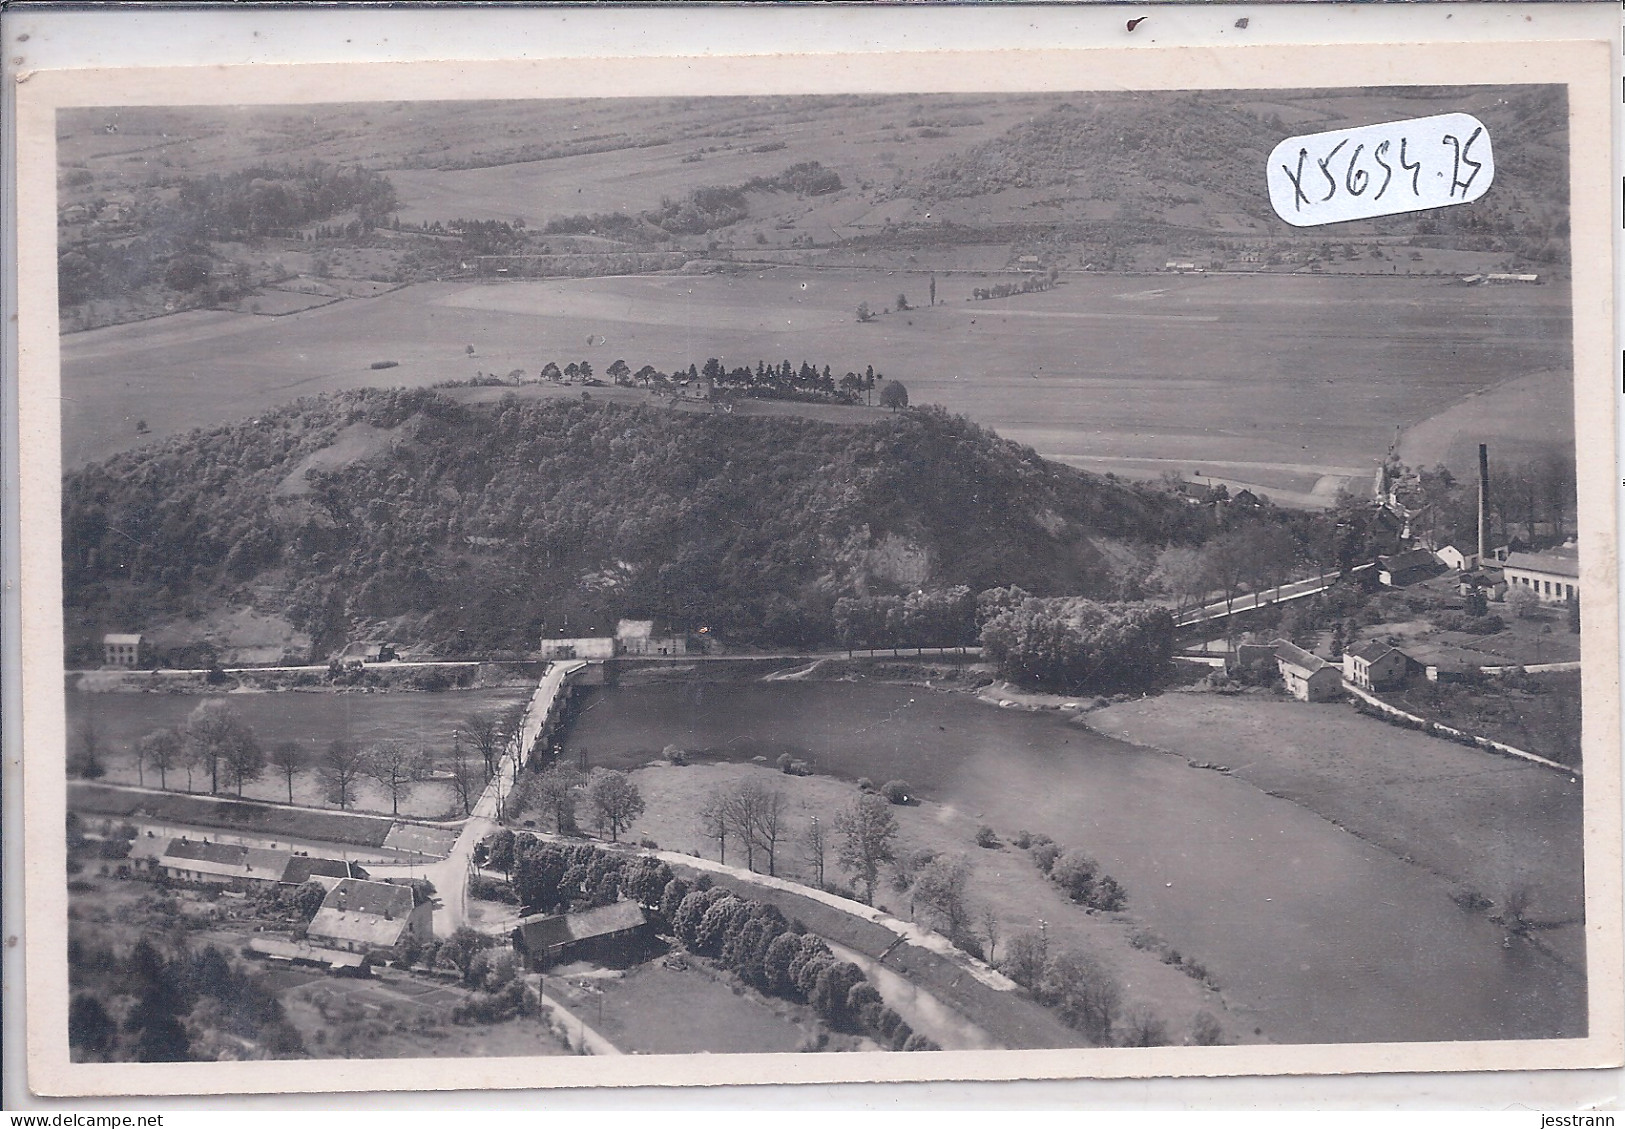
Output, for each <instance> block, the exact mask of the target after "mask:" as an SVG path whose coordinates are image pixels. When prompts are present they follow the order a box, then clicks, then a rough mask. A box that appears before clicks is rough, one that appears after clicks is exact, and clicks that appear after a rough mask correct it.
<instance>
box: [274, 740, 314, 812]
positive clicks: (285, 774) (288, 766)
mask: <svg viewBox="0 0 1625 1129" xmlns="http://www.w3.org/2000/svg"><path fill="white" fill-rule="evenodd" d="M267 759H268V760H269V761H270V764H271V767H272V768H274V769H276V770H277V772H278V773H279V774H281V776H282V778H283V779H284V780H286V781H287V783H288V802H289V803H290V804H291V803H293V778H294V777H295V776H298V775H299V774H300V773H301V772H303V771H304V769H305V766H306V765H307V764H309V763H310V752H309V751H308V750H307V749H306V748H305V747H304V746H303V745H301V744H300V743H299V742H298V741H279V742H277V744H275V745H273V746H272V747H271V751H270V753H269V754H268V756H267Z"/></svg>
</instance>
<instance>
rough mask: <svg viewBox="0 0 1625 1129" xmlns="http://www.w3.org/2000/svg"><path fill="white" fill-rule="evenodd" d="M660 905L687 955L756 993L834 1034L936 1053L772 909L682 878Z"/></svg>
mask: <svg viewBox="0 0 1625 1129" xmlns="http://www.w3.org/2000/svg"><path fill="white" fill-rule="evenodd" d="M701 881H702V882H703V880H701ZM661 905H662V907H663V908H664V909H666V910H668V911H669V916H668V917H667V918H666V920H667V921H669V923H670V926H671V930H672V932H673V933H674V934H675V935H676V936H677V938H678V939H679V940H680V941H682V942H683V944H684V945H685V946H686V947H687V948H688V949H689V950H690V951H691V952H694V953H698V954H699V955H701V956H707V957H710V958H712V959H714V960H716V961H717V962H719V963H720V964H721V965H722V966H723V967H725V968H727V969H728V970H730V971H731V972H733V973H734V974H735V975H736V976H738V977H739V978H740V979H741V980H743V981H744V982H745V983H746V984H749V985H750V986H751V987H753V988H755V989H757V990H758V991H761V992H764V993H766V994H768V995H772V996H780V997H782V998H785V999H790V1000H794V1001H796V1002H798V1003H805V1004H807V1005H809V1006H811V1007H812V1009H813V1010H814V1011H816V1012H817V1013H818V1015H819V1017H820V1018H822V1019H823V1020H824V1022H826V1023H828V1024H829V1025H830V1026H831V1027H832V1028H834V1029H835V1030H837V1031H848V1032H852V1033H855V1034H864V1035H868V1036H869V1037H871V1038H873V1039H875V1040H876V1041H877V1042H879V1043H880V1044H881V1045H882V1046H885V1047H890V1048H891V1049H893V1050H906V1051H925V1050H938V1049H940V1048H939V1047H938V1046H937V1045H936V1043H934V1042H933V1041H932V1040H931V1039H929V1038H927V1037H926V1036H924V1035H921V1034H919V1033H917V1032H915V1031H914V1030H913V1029H912V1028H911V1027H909V1025H908V1024H907V1023H905V1022H904V1021H903V1019H902V1017H901V1016H899V1015H898V1014H897V1013H896V1012H895V1011H893V1010H892V1009H891V1008H889V1007H887V1006H886V1002H885V1000H884V999H883V998H882V997H881V995H880V992H879V991H878V990H877V989H876V988H875V987H874V985H872V984H870V983H869V981H868V978H867V977H866V976H865V975H864V974H863V970H862V969H861V968H859V967H858V966H857V965H855V964H853V963H851V962H850V961H842V960H839V959H837V958H836V957H835V955H834V954H833V953H832V952H831V951H830V948H829V945H828V944H827V943H826V942H825V941H824V939H823V938H822V937H819V936H817V935H816V934H813V933H808V932H806V930H805V928H804V927H801V926H799V925H798V924H796V923H792V922H788V921H786V920H785V918H784V915H783V914H782V913H781V912H780V911H779V909H778V907H777V906H774V905H771V904H768V903H765V902H758V901H754V900H747V899H745V898H741V897H739V896H737V895H735V894H733V893H730V892H729V891H727V890H725V889H723V888H721V887H718V886H706V885H702V884H699V883H696V884H693V885H691V884H690V883H688V882H687V881H686V880H684V879H681V878H673V879H672V880H671V882H670V883H668V885H667V888H666V890H665V892H664V894H663V895H662V898H661Z"/></svg>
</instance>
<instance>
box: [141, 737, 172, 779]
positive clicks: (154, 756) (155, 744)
mask: <svg viewBox="0 0 1625 1129" xmlns="http://www.w3.org/2000/svg"><path fill="white" fill-rule="evenodd" d="M140 755H141V758H142V759H143V760H144V761H146V763H147V764H149V765H151V766H152V767H153V768H155V769H157V770H158V787H160V788H168V787H169V770H170V769H172V768H175V767H177V766H178V765H179V764H180V761H181V735H180V734H179V733H177V732H176V731H175V730H174V729H169V728H165V729H154V730H153V731H152V732H151V733H148V734H147V735H146V736H145V737H143V738H141V742H140Z"/></svg>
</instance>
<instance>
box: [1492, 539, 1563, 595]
mask: <svg viewBox="0 0 1625 1129" xmlns="http://www.w3.org/2000/svg"><path fill="white" fill-rule="evenodd" d="M1501 572H1502V575H1503V576H1504V577H1505V578H1506V582H1507V591H1508V592H1511V591H1512V590H1513V589H1514V588H1524V589H1527V590H1529V591H1531V592H1533V593H1534V594H1535V595H1537V596H1539V597H1540V598H1541V601H1542V602H1544V603H1548V604H1561V603H1563V602H1564V601H1565V600H1568V599H1571V598H1572V599H1579V597H1580V555H1579V550H1578V549H1577V548H1576V547H1575V546H1574V545H1572V544H1570V545H1563V546H1561V547H1559V548H1556V549H1547V550H1546V551H1545V552H1540V553H1519V552H1513V553H1508V554H1507V559H1506V563H1505V564H1503V565H1502V566H1501Z"/></svg>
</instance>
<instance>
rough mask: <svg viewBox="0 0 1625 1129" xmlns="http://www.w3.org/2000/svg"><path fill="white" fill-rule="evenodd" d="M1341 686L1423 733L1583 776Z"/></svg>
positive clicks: (1581, 773) (1505, 745) (1565, 766)
mask: <svg viewBox="0 0 1625 1129" xmlns="http://www.w3.org/2000/svg"><path fill="white" fill-rule="evenodd" d="M1343 688H1344V689H1346V690H1347V691H1348V692H1349V693H1350V694H1352V695H1354V696H1355V697H1357V698H1359V699H1361V700H1362V701H1364V702H1366V703H1367V704H1369V705H1371V706H1374V707H1375V708H1376V709H1378V710H1380V711H1381V712H1383V713H1385V714H1388V715H1390V716H1391V717H1396V718H1401V719H1403V720H1405V721H1409V722H1412V723H1413V724H1416V725H1419V726H1421V727H1422V731H1423V732H1424V733H1432V734H1435V735H1443V736H1446V737H1459V738H1461V739H1462V740H1465V741H1470V742H1472V743H1473V744H1474V745H1475V746H1477V747H1479V748H1482V749H1489V750H1491V751H1493V752H1497V753H1504V754H1505V755H1507V756H1511V757H1517V758H1519V759H1520V760H1526V761H1529V762H1530V763H1531V764H1538V765H1541V766H1543V767H1545V768H1555V769H1557V771H1559V772H1566V773H1568V774H1569V775H1570V776H1584V775H1585V773H1583V772H1581V771H1580V770H1579V769H1578V768H1573V767H1571V766H1569V765H1566V764H1558V763H1557V762H1556V761H1553V760H1547V759H1546V758H1545V757H1542V756H1537V755H1535V754H1534V753H1531V752H1527V751H1526V750H1524V749H1519V748H1516V747H1514V746H1512V745H1508V744H1505V743H1503V742H1501V741H1492V740H1491V739H1490V738H1488V737H1480V736H1478V735H1477V734H1474V733H1467V732H1464V731H1463V730H1460V729H1456V728H1454V727H1452V726H1449V725H1444V724H1442V723H1440V722H1437V721H1430V720H1428V719H1427V718H1425V717H1417V716H1416V715H1415V714H1413V713H1406V712H1405V711H1404V710H1402V709H1400V708H1399V707H1398V706H1393V705H1389V704H1388V703H1387V702H1385V701H1383V700H1382V699H1381V698H1379V697H1377V696H1376V695H1375V694H1369V693H1367V692H1366V691H1364V690H1362V689H1360V688H1359V687H1358V686H1355V685H1354V684H1353V683H1351V682H1347V681H1345V682H1344V683H1343Z"/></svg>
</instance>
